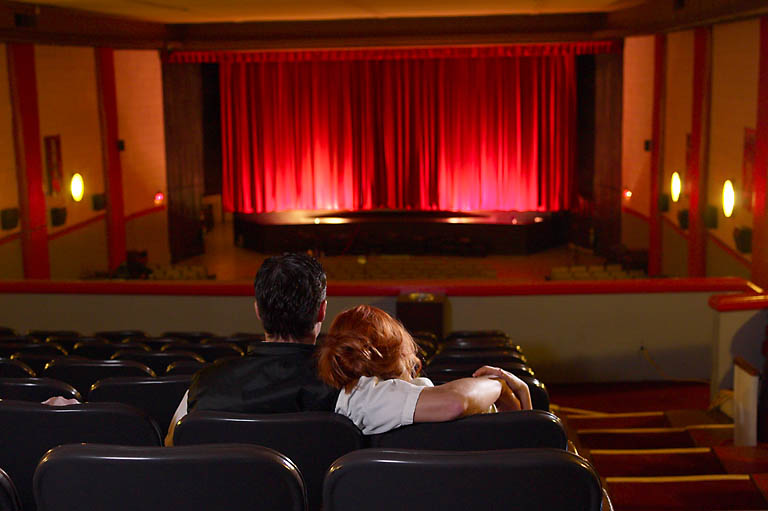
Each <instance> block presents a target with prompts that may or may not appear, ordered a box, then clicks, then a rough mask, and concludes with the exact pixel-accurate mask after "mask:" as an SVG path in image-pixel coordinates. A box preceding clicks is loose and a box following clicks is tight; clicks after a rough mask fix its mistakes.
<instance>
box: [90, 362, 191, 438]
mask: <svg viewBox="0 0 768 511" xmlns="http://www.w3.org/2000/svg"><path fill="white" fill-rule="evenodd" d="M191 381H192V376H191V375H181V376H165V377H162V378H141V377H139V378H136V377H127V378H105V379H103V380H99V381H97V382H96V383H94V384H93V387H92V388H91V391H90V393H89V394H88V402H91V403H93V402H104V401H107V402H109V401H113V402H118V403H126V404H129V405H132V406H135V407H136V408H140V409H142V410H144V411H145V412H147V413H148V414H149V416H150V417H152V418H153V419H154V420H155V422H157V425H158V426H159V427H160V431H168V425H169V424H170V422H171V418H173V413H174V412H175V411H176V408H177V407H178V406H179V402H181V398H182V397H183V396H184V393H185V392H186V391H187V389H188V388H189V384H190V382H191Z"/></svg>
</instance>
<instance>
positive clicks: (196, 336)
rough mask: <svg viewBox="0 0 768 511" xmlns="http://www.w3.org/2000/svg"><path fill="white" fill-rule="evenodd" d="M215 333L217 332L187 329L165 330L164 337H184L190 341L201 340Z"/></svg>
mask: <svg viewBox="0 0 768 511" xmlns="http://www.w3.org/2000/svg"><path fill="white" fill-rule="evenodd" d="M214 335H215V334H213V333H211V332H191V331H190V332H187V331H176V332H163V337H173V338H175V339H183V340H185V341H189V342H200V341H203V340H205V339H208V338H210V337H213V336H214Z"/></svg>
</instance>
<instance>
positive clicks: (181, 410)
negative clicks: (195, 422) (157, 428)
mask: <svg viewBox="0 0 768 511" xmlns="http://www.w3.org/2000/svg"><path fill="white" fill-rule="evenodd" d="M188 397H189V390H187V391H186V392H185V393H184V396H183V397H182V398H181V402H180V403H179V406H178V408H176V412H175V413H174V414H173V418H172V419H171V424H170V425H169V426H168V434H167V435H166V436H165V446H166V447H173V430H174V429H176V423H177V422H179V421H180V420H181V419H182V417H184V416H185V415H187V399H188Z"/></svg>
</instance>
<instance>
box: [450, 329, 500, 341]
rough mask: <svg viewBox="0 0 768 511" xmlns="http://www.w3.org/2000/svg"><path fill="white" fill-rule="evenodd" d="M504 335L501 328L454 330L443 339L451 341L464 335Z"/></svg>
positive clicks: (464, 336)
mask: <svg viewBox="0 0 768 511" xmlns="http://www.w3.org/2000/svg"><path fill="white" fill-rule="evenodd" d="M506 335H507V334H506V333H504V332H502V331H501V330H454V331H453V332H451V333H450V334H448V335H446V336H445V340H446V341H452V340H453V339H461V338H466V337H506Z"/></svg>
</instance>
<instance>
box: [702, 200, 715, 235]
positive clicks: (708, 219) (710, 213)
mask: <svg viewBox="0 0 768 511" xmlns="http://www.w3.org/2000/svg"><path fill="white" fill-rule="evenodd" d="M717 212H718V209H717V208H716V207H715V206H712V205H707V209H706V211H704V225H706V226H707V229H717Z"/></svg>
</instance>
